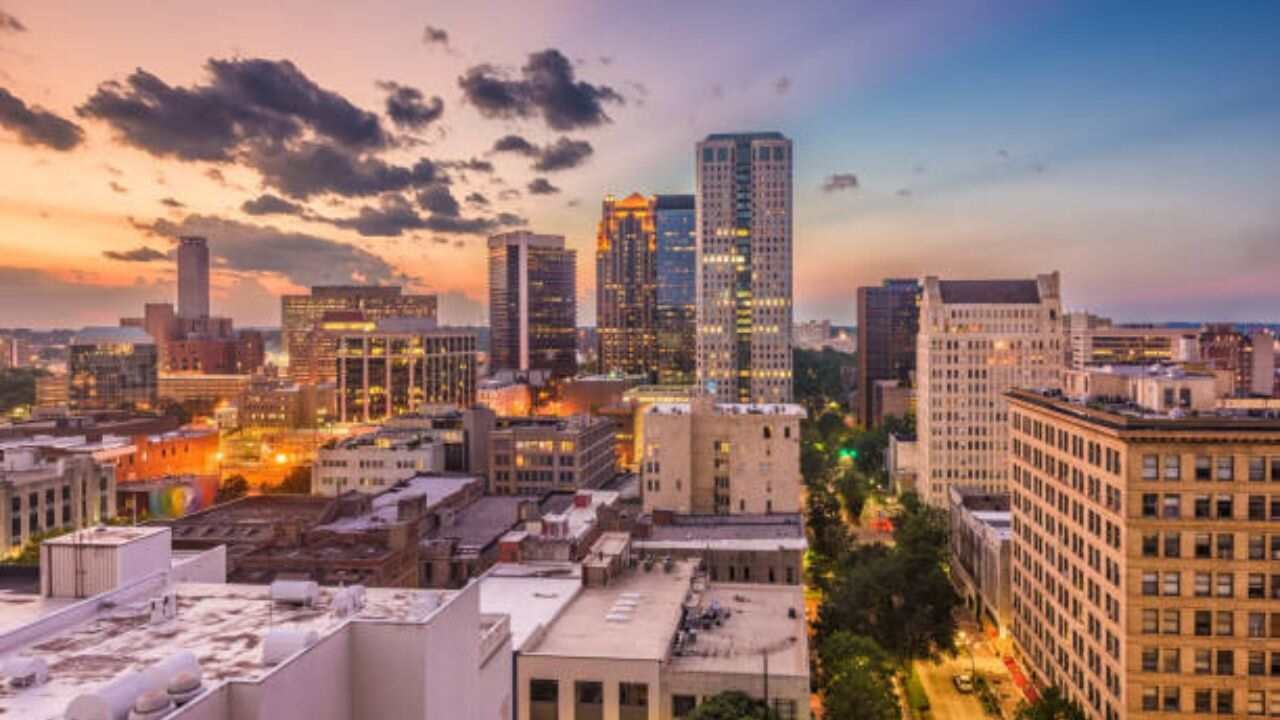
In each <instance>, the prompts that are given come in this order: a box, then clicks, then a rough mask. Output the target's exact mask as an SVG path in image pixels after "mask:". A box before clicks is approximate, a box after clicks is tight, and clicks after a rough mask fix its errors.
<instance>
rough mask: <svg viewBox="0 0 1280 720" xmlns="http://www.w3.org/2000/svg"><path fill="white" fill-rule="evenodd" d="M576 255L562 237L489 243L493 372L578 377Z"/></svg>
mask: <svg viewBox="0 0 1280 720" xmlns="http://www.w3.org/2000/svg"><path fill="white" fill-rule="evenodd" d="M576 273H577V253H576V252H575V251H573V250H570V249H568V248H566V247H565V246H564V236H562V235H537V234H534V233H531V232H527V231H524V230H519V231H515V232H509V233H502V234H500V235H494V236H493V237H491V238H489V326H490V334H489V345H490V353H489V368H490V370H521V371H528V370H548V371H550V373H551V375H552V376H553V377H570V376H572V375H573V374H574V373H575V372H577V367H578V362H577V354H576V353H577V330H578V329H577V318H578V300H577V295H576V293H577V277H576Z"/></svg>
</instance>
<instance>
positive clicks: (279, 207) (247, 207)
mask: <svg viewBox="0 0 1280 720" xmlns="http://www.w3.org/2000/svg"><path fill="white" fill-rule="evenodd" d="M240 209H241V210H242V211H244V212H245V213H247V214H249V215H304V214H306V208H304V207H303V206H301V205H299V204H298V203H295V202H289V201H288V200H285V199H284V198H282V197H278V196H276V195H272V194H271V193H263V194H262V195H259V196H258V197H256V198H253V199H252V200H245V201H244V204H243V205H241V206H240Z"/></svg>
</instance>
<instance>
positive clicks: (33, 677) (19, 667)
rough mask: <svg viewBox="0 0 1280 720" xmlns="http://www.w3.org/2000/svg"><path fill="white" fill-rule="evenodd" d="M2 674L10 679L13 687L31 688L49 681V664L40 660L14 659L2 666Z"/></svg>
mask: <svg viewBox="0 0 1280 720" xmlns="http://www.w3.org/2000/svg"><path fill="white" fill-rule="evenodd" d="M0 673H3V674H4V676H5V677H7V678H9V684H10V685H12V686H13V687H15V688H29V687H34V686H36V685H43V684H44V682H45V681H46V680H48V679H49V664H48V663H46V662H45V661H44V660H41V659H40V658H33V657H14V658H9V659H8V660H7V661H5V663H4V664H3V665H0Z"/></svg>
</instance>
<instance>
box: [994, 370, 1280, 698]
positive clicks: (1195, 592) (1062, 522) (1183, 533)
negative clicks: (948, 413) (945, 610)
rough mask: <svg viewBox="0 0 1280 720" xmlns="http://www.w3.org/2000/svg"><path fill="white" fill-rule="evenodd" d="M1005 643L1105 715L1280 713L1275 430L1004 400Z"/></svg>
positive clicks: (1138, 409)
mask: <svg viewBox="0 0 1280 720" xmlns="http://www.w3.org/2000/svg"><path fill="white" fill-rule="evenodd" d="M1009 424H1010V428H1011V440H1012V442H1011V444H1010V449H1009V454H1008V460H1009V464H1010V466H1011V468H1012V470H1013V478H1012V482H1011V488H1010V489H1011V492H1012V496H1013V497H1012V508H1013V542H1014V546H1013V562H1014V568H1013V573H1012V578H1013V586H1012V587H1013V611H1014V621H1013V636H1014V641H1015V643H1016V644H1017V647H1018V649H1019V652H1020V654H1021V655H1022V658H1023V660H1024V662H1025V664H1026V665H1027V667H1028V668H1029V669H1030V670H1031V673H1032V674H1033V676H1034V677H1035V679H1036V680H1037V681H1039V682H1040V683H1043V684H1053V685H1058V686H1060V687H1061V688H1063V690H1064V691H1065V693H1066V694H1067V696H1068V697H1071V698H1073V699H1075V700H1076V701H1078V702H1079V703H1080V705H1081V706H1082V707H1084V709H1085V711H1086V714H1087V716H1088V717H1090V718H1096V719H1099V720H1112V719H1118V718H1124V720H1144V719H1146V718H1164V717H1175V716H1179V717H1180V716H1188V717H1224V716H1230V717H1246V716H1249V717H1254V716H1263V715H1267V714H1269V713H1270V714H1274V713H1275V712H1276V710H1277V709H1278V708H1280V570H1278V568H1280V563H1278V561H1280V534H1277V532H1276V529H1277V527H1280V524H1278V523H1280V420H1277V419H1275V417H1274V416H1272V417H1265V416H1261V415H1255V416H1250V415H1249V414H1247V413H1245V412H1236V413H1232V412H1216V413H1214V414H1211V415H1209V414H1204V415H1196V414H1179V413H1174V414H1168V413H1157V412H1154V411H1152V410H1151V409H1149V408H1144V407H1142V406H1140V405H1137V404H1135V403H1133V402H1130V401H1127V400H1126V401H1120V402H1103V401H1100V400H1099V401H1095V402H1092V403H1090V404H1089V405H1082V404H1080V403H1077V402H1071V401H1068V400H1066V399H1065V398H1063V397H1062V396H1061V395H1060V394H1057V393H1051V392H1037V391H1030V390H1014V391H1011V392H1010V393H1009Z"/></svg>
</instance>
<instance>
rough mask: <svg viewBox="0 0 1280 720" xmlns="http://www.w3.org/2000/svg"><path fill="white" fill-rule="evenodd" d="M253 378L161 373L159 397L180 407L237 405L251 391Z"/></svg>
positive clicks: (230, 375)
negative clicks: (186, 404)
mask: <svg viewBox="0 0 1280 720" xmlns="http://www.w3.org/2000/svg"><path fill="white" fill-rule="evenodd" d="M252 380H253V376H252V375H237V374H210V373H172V372H165V373H160V378H159V381H158V382H159V387H158V389H157V391H156V395H157V396H158V397H160V398H162V399H165V400H172V401H174V402H179V403H189V402H198V403H207V404H208V405H209V406H210V407H212V406H213V405H216V404H218V403H222V402H235V401H236V400H238V399H239V398H240V396H241V395H243V394H244V392H245V391H246V390H248V389H249V384H250V383H251V382H252Z"/></svg>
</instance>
